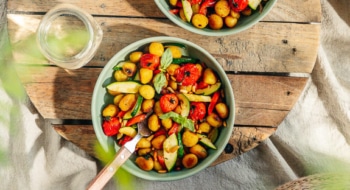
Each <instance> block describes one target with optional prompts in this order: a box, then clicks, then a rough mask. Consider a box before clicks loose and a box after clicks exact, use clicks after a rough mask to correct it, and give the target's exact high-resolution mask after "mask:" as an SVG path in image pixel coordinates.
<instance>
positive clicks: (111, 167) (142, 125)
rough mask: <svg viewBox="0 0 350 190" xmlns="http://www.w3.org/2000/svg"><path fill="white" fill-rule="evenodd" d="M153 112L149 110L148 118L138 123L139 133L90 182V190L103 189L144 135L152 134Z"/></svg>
mask: <svg viewBox="0 0 350 190" xmlns="http://www.w3.org/2000/svg"><path fill="white" fill-rule="evenodd" d="M151 114H152V111H151V112H148V113H147V115H146V118H145V119H144V120H143V121H141V122H139V123H138V124H137V129H138V131H137V135H136V136H135V137H134V138H133V139H132V140H131V141H129V142H127V143H125V145H123V146H122V147H120V149H119V150H118V152H117V153H116V155H115V157H114V159H113V160H112V161H111V162H110V163H109V164H107V165H106V166H105V167H104V168H103V169H102V170H101V171H100V173H98V175H97V176H96V177H95V178H94V179H93V180H92V181H91V182H90V184H89V186H88V188H87V189H88V190H97V189H102V188H103V187H104V186H105V185H106V183H107V182H108V181H109V180H110V179H111V178H112V177H113V175H114V174H115V172H116V171H117V170H118V168H119V167H120V166H121V165H123V164H124V162H125V161H126V160H127V159H128V158H129V157H130V156H131V154H132V153H133V152H134V151H135V147H136V144H137V143H138V142H139V140H140V139H141V138H142V137H148V136H150V135H151V131H150V130H149V129H148V126H147V118H148V117H149V116H150V115H151Z"/></svg>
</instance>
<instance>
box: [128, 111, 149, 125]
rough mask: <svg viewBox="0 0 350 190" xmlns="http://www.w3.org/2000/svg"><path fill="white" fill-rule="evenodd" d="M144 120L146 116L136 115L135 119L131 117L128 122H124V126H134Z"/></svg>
mask: <svg viewBox="0 0 350 190" xmlns="http://www.w3.org/2000/svg"><path fill="white" fill-rule="evenodd" d="M145 118H146V114H141V115H138V116H136V117H133V118H131V119H129V120H128V122H126V124H125V126H131V125H134V124H136V123H139V122H141V121H142V120H144V119H145Z"/></svg>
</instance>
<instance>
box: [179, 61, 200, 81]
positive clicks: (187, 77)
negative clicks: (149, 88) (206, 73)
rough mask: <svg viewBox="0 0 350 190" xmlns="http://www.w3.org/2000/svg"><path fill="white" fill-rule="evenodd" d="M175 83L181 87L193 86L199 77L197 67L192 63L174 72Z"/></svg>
mask: <svg viewBox="0 0 350 190" xmlns="http://www.w3.org/2000/svg"><path fill="white" fill-rule="evenodd" d="M175 76H176V77H175V78H176V82H181V85H183V86H189V85H194V84H195V83H196V81H197V80H198V79H199V77H200V76H201V73H200V72H199V69H198V67H197V66H196V65H195V64H192V63H186V64H185V65H183V66H181V67H180V68H178V69H176V71H175Z"/></svg>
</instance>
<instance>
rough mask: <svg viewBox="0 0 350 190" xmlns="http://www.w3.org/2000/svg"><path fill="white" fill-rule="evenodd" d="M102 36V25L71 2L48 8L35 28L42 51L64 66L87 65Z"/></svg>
mask: <svg viewBox="0 0 350 190" xmlns="http://www.w3.org/2000/svg"><path fill="white" fill-rule="evenodd" d="M102 37H103V32H102V29H101V28H100V26H99V25H98V23H97V22H96V21H95V20H94V19H93V17H92V16H91V15H90V14H88V13H87V12H85V11H84V10H82V9H80V8H78V7H76V6H74V5H71V4H60V5H58V6H56V7H54V8H53V9H51V10H49V11H48V12H47V13H46V14H45V16H44V17H43V18H42V20H41V22H40V24H39V27H38V29H37V43H38V46H39V49H40V51H41V53H42V54H43V55H44V56H45V57H46V58H47V59H48V60H49V61H50V62H51V63H53V64H55V65H57V66H60V67H62V68H65V69H78V68H81V67H82V66H84V65H86V64H87V63H88V62H89V61H90V60H91V59H92V58H93V57H94V55H95V53H96V51H97V49H98V47H99V46H100V44H101V41H102Z"/></svg>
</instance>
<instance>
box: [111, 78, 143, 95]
mask: <svg viewBox="0 0 350 190" xmlns="http://www.w3.org/2000/svg"><path fill="white" fill-rule="evenodd" d="M140 86H141V84H140V83H138V82H135V81H123V82H113V83H111V84H109V85H108V86H107V87H106V88H107V89H108V90H110V91H113V92H115V93H137V92H138V91H139V88H140Z"/></svg>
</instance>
